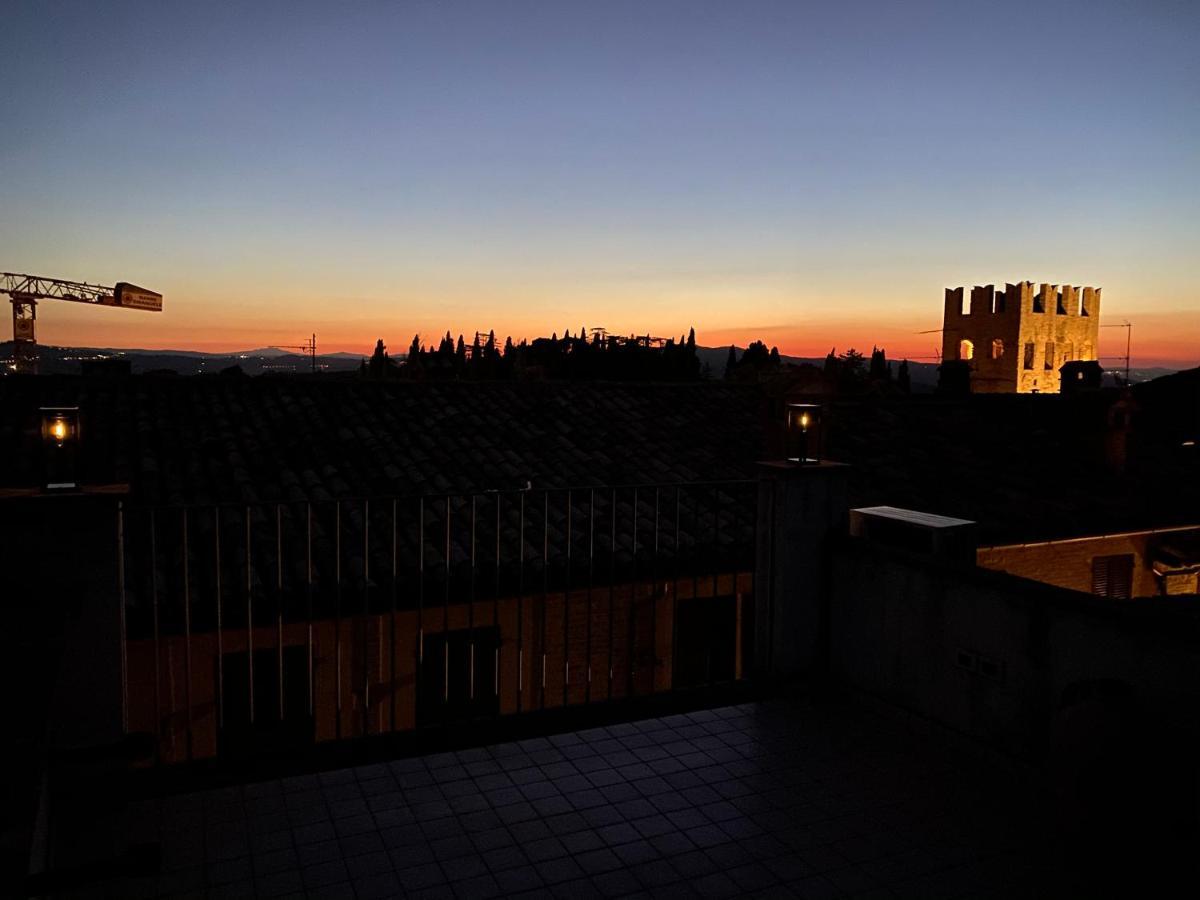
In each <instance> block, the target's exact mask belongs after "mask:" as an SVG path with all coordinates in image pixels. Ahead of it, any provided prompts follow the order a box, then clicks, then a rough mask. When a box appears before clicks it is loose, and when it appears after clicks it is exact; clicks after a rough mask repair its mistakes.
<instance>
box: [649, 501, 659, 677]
mask: <svg viewBox="0 0 1200 900" xmlns="http://www.w3.org/2000/svg"><path fill="white" fill-rule="evenodd" d="M659 499H660V498H659V488H658V486H657V485H655V487H654V555H653V556H652V557H651V558H650V693H651V694H653V693H655V692H656V691H657V688H658V525H659Z"/></svg>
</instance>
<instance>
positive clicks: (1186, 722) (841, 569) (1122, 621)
mask: <svg viewBox="0 0 1200 900" xmlns="http://www.w3.org/2000/svg"><path fill="white" fill-rule="evenodd" d="M832 565H833V572H834V575H833V583H834V585H835V591H834V594H833V596H832V598H831V604H832V605H831V609H830V670H831V674H832V675H833V676H834V677H835V678H836V679H838V680H840V681H841V682H843V683H845V684H847V685H850V686H852V687H854V688H856V689H859V690H862V691H865V692H867V693H870V694H872V695H875V696H877V697H879V698H881V699H883V700H885V701H887V702H889V703H893V704H896V705H898V706H901V707H903V708H905V709H908V710H910V711H913V712H916V713H918V714H919V715H921V716H924V717H926V718H928V719H930V720H933V721H936V722H939V723H941V724H942V725H945V726H946V727H948V728H951V729H953V730H955V731H958V732H961V733H963V734H966V735H970V736H972V737H975V738H978V739H980V740H982V741H984V742H986V743H987V744H989V745H991V746H993V747H998V748H1001V749H1002V750H1004V751H1007V752H1009V753H1012V754H1015V755H1018V756H1021V757H1024V758H1026V759H1031V760H1034V761H1044V760H1046V759H1047V758H1048V756H1049V754H1050V752H1051V747H1052V743H1053V738H1054V733H1055V730H1056V728H1058V727H1059V725H1060V724H1061V723H1062V721H1063V718H1064V716H1066V715H1067V714H1068V711H1069V710H1070V708H1071V706H1072V704H1073V703H1075V702H1076V699H1077V698H1078V697H1080V696H1086V695H1087V691H1088V687H1087V686H1090V685H1098V684H1106V685H1119V686H1121V690H1123V691H1125V692H1126V694H1127V695H1128V696H1129V697H1131V698H1133V700H1132V701H1131V702H1133V703H1135V704H1136V706H1137V708H1138V709H1139V710H1140V711H1141V713H1142V714H1144V715H1145V716H1146V721H1147V722H1152V723H1154V728H1153V733H1156V734H1159V735H1163V736H1167V735H1169V736H1170V737H1164V738H1163V739H1164V741H1166V742H1167V743H1173V744H1174V746H1163V747H1162V748H1160V749H1161V751H1162V752H1163V753H1174V750H1175V748H1177V747H1182V746H1191V747H1194V746H1196V738H1197V735H1198V734H1200V706H1197V704H1196V703H1195V697H1196V696H1198V695H1200V610H1198V609H1197V608H1196V606H1195V603H1194V600H1193V601H1188V600H1184V599H1180V600H1175V599H1172V598H1161V599H1148V600H1143V601H1140V602H1139V603H1127V602H1121V601H1110V600H1106V599H1101V598H1096V597H1091V596H1083V595H1081V594H1079V593H1077V592H1074V591H1068V590H1064V589H1061V588H1056V587H1051V586H1048V585H1043V584H1038V583H1035V582H1031V581H1028V580H1025V579H1022V578H1017V577H1015V576H1011V575H1007V574H1002V573H998V572H989V571H986V570H981V569H975V568H969V567H953V566H947V565H944V564H940V563H938V562H937V561H935V560H929V559H920V558H917V557H912V556H909V555H906V554H903V553H900V552H898V551H892V550H887V549H884V548H880V547H876V546H872V545H869V544H865V543H863V542H860V541H855V540H852V539H851V540H848V542H847V543H846V544H845V545H843V546H842V547H841V548H840V549H839V550H838V551H837V553H836V554H835V556H834V559H833V563H832ZM1146 740H1147V741H1150V740H1152V735H1151V731H1147V734H1146ZM1191 759H1192V761H1191V763H1190V765H1191V767H1192V774H1193V775H1195V774H1196V769H1195V767H1196V765H1197V759H1196V757H1195V756H1194V755H1193V756H1192V757H1191ZM1192 784H1193V787H1192V789H1193V790H1194V782H1193V783H1192Z"/></svg>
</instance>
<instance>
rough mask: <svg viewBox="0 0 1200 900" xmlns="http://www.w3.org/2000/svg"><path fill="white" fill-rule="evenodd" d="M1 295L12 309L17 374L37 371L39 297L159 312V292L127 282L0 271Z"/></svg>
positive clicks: (14, 368)
mask: <svg viewBox="0 0 1200 900" xmlns="http://www.w3.org/2000/svg"><path fill="white" fill-rule="evenodd" d="M0 294H8V298H9V301H10V302H11V303H12V310H13V362H12V369H13V370H14V371H16V372H20V373H28V374H34V375H36V374H37V370H38V349H37V331H36V328H35V324H36V322H37V304H38V301H39V300H70V301H72V302H74V303H90V304H91V305H93V306H120V307H123V308H125V309H142V310H147V311H149V312H162V294H156V293H155V292H154V291H148V290H146V289H145V288H140V287H138V286H137V285H134V284H129V282H127V281H119V282H117V284H116V285H115V286H114V287H105V286H104V285H99V284H87V283H86V282H82V281H65V280H63V279H61V278H42V277H41V276H38V275H18V274H16V273H14V272H0Z"/></svg>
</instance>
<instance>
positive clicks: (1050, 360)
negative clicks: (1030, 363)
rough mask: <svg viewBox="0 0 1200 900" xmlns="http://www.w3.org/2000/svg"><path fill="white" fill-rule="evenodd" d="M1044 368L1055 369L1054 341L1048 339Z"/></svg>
mask: <svg viewBox="0 0 1200 900" xmlns="http://www.w3.org/2000/svg"><path fill="white" fill-rule="evenodd" d="M1042 368H1043V369H1045V370H1046V371H1047V372H1051V371H1053V370H1054V341H1046V358H1045V359H1044V360H1043V361H1042Z"/></svg>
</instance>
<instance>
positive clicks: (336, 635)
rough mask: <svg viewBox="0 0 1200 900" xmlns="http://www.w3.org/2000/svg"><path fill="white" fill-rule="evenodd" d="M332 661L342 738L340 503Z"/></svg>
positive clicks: (337, 729) (336, 726)
mask: <svg viewBox="0 0 1200 900" xmlns="http://www.w3.org/2000/svg"><path fill="white" fill-rule="evenodd" d="M333 555H334V562H333V651H334V652H333V661H334V666H335V673H334V679H333V683H334V692H335V695H336V696H335V701H334V710H335V711H336V713H337V719H336V720H335V721H334V723H333V733H334V736H335V737H337V738H338V739H339V740H340V739H341V737H342V501H341V500H338V501H336V502H335V503H334V508H333Z"/></svg>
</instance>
